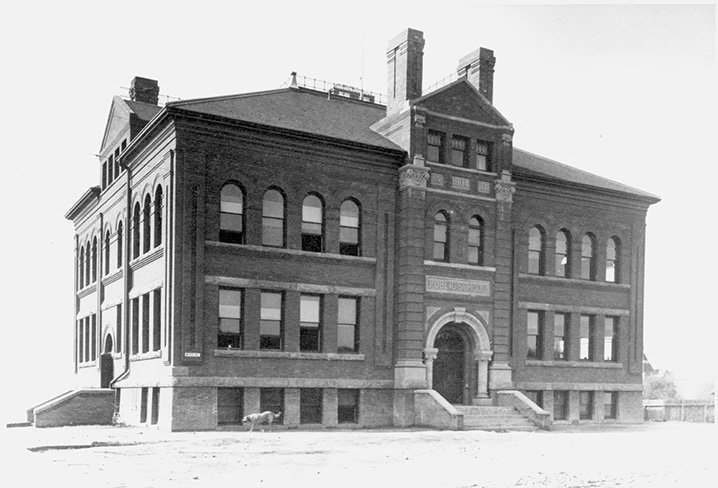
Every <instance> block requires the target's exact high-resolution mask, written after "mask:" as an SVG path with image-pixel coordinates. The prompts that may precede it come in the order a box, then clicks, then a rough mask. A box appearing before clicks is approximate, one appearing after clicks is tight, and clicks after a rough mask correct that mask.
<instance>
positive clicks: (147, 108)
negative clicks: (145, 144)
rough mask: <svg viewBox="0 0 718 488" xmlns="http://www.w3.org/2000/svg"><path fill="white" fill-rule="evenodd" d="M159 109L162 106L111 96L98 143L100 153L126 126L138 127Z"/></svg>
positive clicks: (142, 125) (143, 124)
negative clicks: (105, 120)
mask: <svg viewBox="0 0 718 488" xmlns="http://www.w3.org/2000/svg"><path fill="white" fill-rule="evenodd" d="M160 110H162V107H158V106H157V105H152V104H149V103H142V102H135V101H132V100H125V99H124V98H122V97H120V96H117V95H116V96H114V97H112V105H111V106H110V113H109V114H108V116H107V124H106V125H105V133H104V134H103V136H102V143H101V144H100V153H102V152H103V151H104V150H105V147H107V145H109V144H112V143H113V142H114V141H115V138H116V137H117V136H118V135H119V134H122V133H124V132H125V131H126V130H127V127H128V126H129V127H130V129H133V128H136V129H140V128H141V127H144V126H145V125H146V124H147V122H149V121H150V120H151V119H152V118H153V117H154V116H155V115H157V113H158V112H159V111H160ZM135 132H136V131H135ZM134 135H135V134H134V133H132V134H131V136H133V137H134Z"/></svg>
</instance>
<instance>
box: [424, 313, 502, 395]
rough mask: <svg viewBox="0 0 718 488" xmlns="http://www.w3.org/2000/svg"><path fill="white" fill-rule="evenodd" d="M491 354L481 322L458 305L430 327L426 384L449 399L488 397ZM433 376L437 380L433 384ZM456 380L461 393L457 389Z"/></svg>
mask: <svg viewBox="0 0 718 488" xmlns="http://www.w3.org/2000/svg"><path fill="white" fill-rule="evenodd" d="M440 354H441V356H442V357H441V358H439V355H440ZM492 356H493V352H492V351H491V342H490V340H489V335H488V334H487V332H486V328H485V327H484V324H482V323H481V321H480V320H479V319H478V318H476V317H475V316H473V315H471V314H469V313H467V312H466V311H465V309H462V308H459V307H457V308H455V309H454V311H453V312H448V313H446V314H443V315H442V316H440V317H439V318H438V319H436V320H435V321H434V322H433V324H432V325H431V326H430V328H429V332H428V334H427V337H426V343H425V348H424V365H425V366H426V382H427V386H428V387H429V388H432V389H435V390H437V391H439V393H441V394H442V396H444V395H448V396H449V397H450V398H446V396H445V398H446V399H447V400H448V401H449V402H451V403H473V402H472V400H473V399H472V397H473V398H475V399H477V400H478V399H485V398H488V397H489V392H488V384H489V382H488V373H489V361H490V360H491V357H492ZM435 362H436V364H435ZM435 366H436V374H435ZM435 380H437V381H438V382H439V383H438V384H436V385H435V384H434V381H435ZM459 381H461V389H462V394H461V395H459V394H458V393H457V392H456V389H457V387H458V386H457V385H459Z"/></svg>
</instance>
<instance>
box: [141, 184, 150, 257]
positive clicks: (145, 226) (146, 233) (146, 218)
mask: <svg viewBox="0 0 718 488" xmlns="http://www.w3.org/2000/svg"><path fill="white" fill-rule="evenodd" d="M151 218H152V200H151V199H150V196H149V195H147V196H146V197H145V205H144V208H143V210H142V252H143V253H145V252H147V251H149V250H150V229H151V228H152V226H151V220H150V219H151Z"/></svg>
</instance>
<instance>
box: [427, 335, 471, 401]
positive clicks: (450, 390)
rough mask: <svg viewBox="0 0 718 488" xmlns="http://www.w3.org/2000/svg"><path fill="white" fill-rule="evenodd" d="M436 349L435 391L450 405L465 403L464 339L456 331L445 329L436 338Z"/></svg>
mask: <svg viewBox="0 0 718 488" xmlns="http://www.w3.org/2000/svg"><path fill="white" fill-rule="evenodd" d="M434 347H436V348H437V349H438V350H439V352H438V354H437V355H436V359H435V360H434V376H433V379H432V381H433V385H434V389H435V390H436V391H437V392H439V394H440V395H441V396H443V397H444V398H445V399H446V401H448V402H449V403H454V404H461V403H464V383H465V368H464V364H465V360H466V343H465V342H464V339H463V338H462V337H461V335H460V334H459V333H458V332H456V331H455V330H451V329H446V328H445V329H444V330H441V331H440V332H439V334H438V335H437V336H436V340H435V341H434Z"/></svg>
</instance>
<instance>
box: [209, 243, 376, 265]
mask: <svg viewBox="0 0 718 488" xmlns="http://www.w3.org/2000/svg"><path fill="white" fill-rule="evenodd" d="M207 245H208V246H214V247H225V248H229V249H246V250H249V251H255V252H260V253H266V254H289V255H293V256H302V257H312V258H317V259H335V260H338V261H355V262H356V261H358V262H364V263H376V258H369V257H365V256H349V255H346V254H338V253H331V252H314V251H302V250H300V249H287V248H285V247H269V246H255V245H252V244H233V243H231V242H219V241H207Z"/></svg>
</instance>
